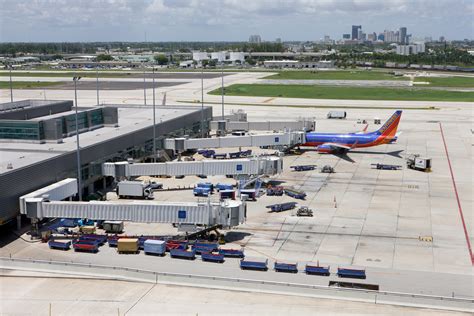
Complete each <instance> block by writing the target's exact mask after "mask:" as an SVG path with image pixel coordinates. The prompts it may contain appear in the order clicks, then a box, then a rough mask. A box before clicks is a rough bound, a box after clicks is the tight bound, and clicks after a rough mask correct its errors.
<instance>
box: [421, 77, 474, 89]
mask: <svg viewBox="0 0 474 316" xmlns="http://www.w3.org/2000/svg"><path fill="white" fill-rule="evenodd" d="M415 82H429V83H430V84H429V85H427V86H428V87H458V88H474V77H417V78H415Z"/></svg>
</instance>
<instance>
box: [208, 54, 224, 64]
mask: <svg viewBox="0 0 474 316" xmlns="http://www.w3.org/2000/svg"><path fill="white" fill-rule="evenodd" d="M211 59H216V60H217V61H218V62H223V61H225V59H226V52H214V53H211Z"/></svg>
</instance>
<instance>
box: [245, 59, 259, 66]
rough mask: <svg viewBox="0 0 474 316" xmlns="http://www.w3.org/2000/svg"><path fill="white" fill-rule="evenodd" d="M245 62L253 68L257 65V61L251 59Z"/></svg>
mask: <svg viewBox="0 0 474 316" xmlns="http://www.w3.org/2000/svg"><path fill="white" fill-rule="evenodd" d="M246 62H247V64H249V65H251V66H255V65H256V64H257V61H256V60H255V59H253V58H247V60H246Z"/></svg>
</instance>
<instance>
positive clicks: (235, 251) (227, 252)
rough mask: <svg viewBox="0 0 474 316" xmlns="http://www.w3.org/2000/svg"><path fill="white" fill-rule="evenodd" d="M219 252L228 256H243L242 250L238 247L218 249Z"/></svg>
mask: <svg viewBox="0 0 474 316" xmlns="http://www.w3.org/2000/svg"><path fill="white" fill-rule="evenodd" d="M219 254H221V255H223V256H224V257H229V258H243V257H244V251H243V250H239V249H219Z"/></svg>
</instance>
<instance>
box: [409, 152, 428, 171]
mask: <svg viewBox="0 0 474 316" xmlns="http://www.w3.org/2000/svg"><path fill="white" fill-rule="evenodd" d="M407 167H408V168H410V169H413V170H420V171H431V158H426V157H420V155H409V156H408V157H407Z"/></svg>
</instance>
